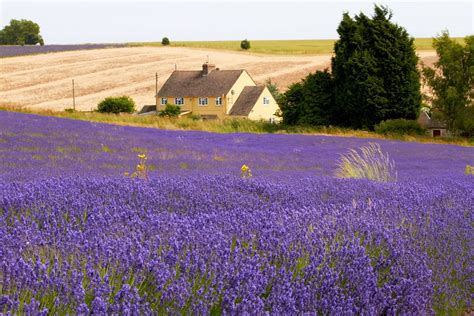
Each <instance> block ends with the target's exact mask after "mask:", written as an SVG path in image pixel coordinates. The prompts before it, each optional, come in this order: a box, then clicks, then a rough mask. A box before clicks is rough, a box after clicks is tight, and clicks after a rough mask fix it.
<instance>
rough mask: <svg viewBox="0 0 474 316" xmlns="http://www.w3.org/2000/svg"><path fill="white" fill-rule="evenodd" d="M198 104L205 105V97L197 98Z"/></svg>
mask: <svg viewBox="0 0 474 316" xmlns="http://www.w3.org/2000/svg"><path fill="white" fill-rule="evenodd" d="M199 105H200V106H206V105H207V98H199Z"/></svg>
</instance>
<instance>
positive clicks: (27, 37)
mask: <svg viewBox="0 0 474 316" xmlns="http://www.w3.org/2000/svg"><path fill="white" fill-rule="evenodd" d="M36 44H40V45H44V41H43V37H41V35H40V27H39V25H38V24H36V23H35V22H33V21H29V20H15V19H13V20H10V24H9V25H7V26H5V27H4V28H3V30H0V45H36Z"/></svg>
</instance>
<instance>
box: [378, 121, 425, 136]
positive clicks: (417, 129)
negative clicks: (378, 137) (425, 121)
mask: <svg viewBox="0 0 474 316" xmlns="http://www.w3.org/2000/svg"><path fill="white" fill-rule="evenodd" d="M375 132H376V133H377V134H383V135H388V134H397V135H424V134H425V130H424V129H423V128H422V127H421V126H420V124H418V122H417V121H415V120H405V119H396V120H386V121H382V122H380V123H379V124H377V125H375Z"/></svg>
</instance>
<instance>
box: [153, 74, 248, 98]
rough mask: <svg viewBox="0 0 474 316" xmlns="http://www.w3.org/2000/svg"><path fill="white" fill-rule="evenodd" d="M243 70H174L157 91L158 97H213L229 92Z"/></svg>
mask: <svg viewBox="0 0 474 316" xmlns="http://www.w3.org/2000/svg"><path fill="white" fill-rule="evenodd" d="M243 71H244V70H213V71H211V72H210V73H209V74H208V75H206V76H203V73H202V71H200V70H197V71H174V72H173V73H172V74H171V76H170V77H169V79H168V80H167V81H166V82H165V84H164V85H163V87H161V89H160V91H159V92H158V94H157V96H158V97H213V96H222V95H225V94H227V93H228V92H229V90H230V89H231V88H232V86H233V85H234V83H235V82H236V81H237V79H238V78H239V77H240V75H241V74H242V72H243Z"/></svg>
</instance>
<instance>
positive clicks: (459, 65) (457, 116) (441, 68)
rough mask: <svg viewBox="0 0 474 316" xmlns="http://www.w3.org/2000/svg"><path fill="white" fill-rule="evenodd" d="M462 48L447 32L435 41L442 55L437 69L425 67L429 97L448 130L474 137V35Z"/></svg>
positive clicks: (424, 72) (439, 57)
mask: <svg viewBox="0 0 474 316" xmlns="http://www.w3.org/2000/svg"><path fill="white" fill-rule="evenodd" d="M464 42H465V44H464V45H462V44H460V43H458V42H456V41H455V40H453V39H451V38H450V37H449V33H448V32H447V31H444V32H443V33H442V34H441V35H440V36H438V37H437V38H435V39H433V47H434V48H435V49H436V53H437V54H438V61H437V62H435V64H434V68H430V67H427V66H423V71H422V73H423V79H424V82H425V83H426V84H427V85H428V86H429V87H430V89H431V94H430V95H429V96H428V95H427V96H425V97H426V98H427V100H428V101H429V102H430V103H431V105H432V107H433V109H434V110H436V111H438V112H440V113H441V114H442V116H443V119H444V120H445V121H446V123H447V125H448V129H449V130H451V131H453V132H459V133H461V134H467V135H472V134H473V125H474V119H473V114H472V109H471V110H469V109H466V108H468V107H470V108H472V106H473V105H474V101H473V100H474V90H473V88H472V87H473V85H474V35H471V36H467V37H466V38H465V39H464Z"/></svg>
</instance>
